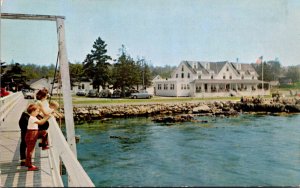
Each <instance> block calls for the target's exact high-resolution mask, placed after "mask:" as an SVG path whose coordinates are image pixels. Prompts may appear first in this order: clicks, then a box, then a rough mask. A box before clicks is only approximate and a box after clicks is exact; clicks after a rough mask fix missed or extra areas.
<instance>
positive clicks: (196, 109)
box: [193, 104, 211, 113]
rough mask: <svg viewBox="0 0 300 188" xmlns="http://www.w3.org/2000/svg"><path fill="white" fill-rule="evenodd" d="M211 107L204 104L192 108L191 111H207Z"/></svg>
mask: <svg viewBox="0 0 300 188" xmlns="http://www.w3.org/2000/svg"><path fill="white" fill-rule="evenodd" d="M209 112H211V108H210V107H208V106H207V105H206V104H204V105H201V106H198V107H195V108H193V113H209Z"/></svg>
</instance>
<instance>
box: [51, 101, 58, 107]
mask: <svg viewBox="0 0 300 188" xmlns="http://www.w3.org/2000/svg"><path fill="white" fill-rule="evenodd" d="M49 106H52V107H54V108H58V107H59V104H58V102H56V101H50V102H49Z"/></svg>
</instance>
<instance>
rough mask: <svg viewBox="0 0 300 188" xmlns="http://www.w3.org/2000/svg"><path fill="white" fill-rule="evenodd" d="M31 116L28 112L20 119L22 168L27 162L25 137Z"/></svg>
mask: <svg viewBox="0 0 300 188" xmlns="http://www.w3.org/2000/svg"><path fill="white" fill-rule="evenodd" d="M29 116H30V115H29V114H28V113H27V112H23V113H22V115H21V117H20V119H19V127H20V129H21V143H20V160H21V166H24V165H25V160H26V142H25V136H26V132H27V125H28V119H29Z"/></svg>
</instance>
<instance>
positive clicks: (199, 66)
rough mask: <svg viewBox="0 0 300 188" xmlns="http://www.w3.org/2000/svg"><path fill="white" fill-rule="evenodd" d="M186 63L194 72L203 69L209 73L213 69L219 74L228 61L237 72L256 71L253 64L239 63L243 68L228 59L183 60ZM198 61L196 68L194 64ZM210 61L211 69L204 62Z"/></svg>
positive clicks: (247, 72)
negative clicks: (239, 68) (213, 60)
mask: <svg viewBox="0 0 300 188" xmlns="http://www.w3.org/2000/svg"><path fill="white" fill-rule="evenodd" d="M183 62H184V64H185V65H186V66H187V67H188V68H189V69H190V70H191V71H192V72H193V73H197V71H202V73H203V74H209V71H213V72H214V73H215V74H219V72H220V71H221V70H222V68H223V67H224V65H225V64H226V63H228V64H229V65H231V66H232V68H233V69H234V70H235V71H236V73H237V74H240V71H244V72H245V74H249V75H250V73H251V72H256V71H255V69H254V67H253V66H252V65H251V64H245V63H239V64H240V65H241V70H240V71H239V70H238V69H237V64H236V63H233V62H228V61H219V62H208V61H207V62H206V61H183ZM194 63H197V69H195V68H194V67H193V66H192V65H193V64H194ZM206 63H209V69H206V68H205V67H204V66H203V64H206Z"/></svg>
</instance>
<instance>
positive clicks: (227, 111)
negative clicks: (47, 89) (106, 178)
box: [74, 98, 300, 121]
mask: <svg viewBox="0 0 300 188" xmlns="http://www.w3.org/2000/svg"><path fill="white" fill-rule="evenodd" d="M243 112H266V113H281V112H285V113H292V112H293V113H294V112H300V99H296V98H294V99H286V100H285V99H281V100H277V101H276V100H272V99H269V100H264V99H260V98H252V99H251V100H241V101H238V102H234V101H215V102H211V101H210V102H198V103H195V102H194V103H176V104H164V103H157V104H140V105H136V104H123V105H112V106H87V107H74V119H75V121H76V120H77V121H78V120H82V121H89V120H101V119H105V118H118V117H119V118H125V117H137V116H145V117H147V116H157V115H160V116H170V115H176V114H194V115H211V116H212V115H213V116H231V115H238V114H239V113H243Z"/></svg>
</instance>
